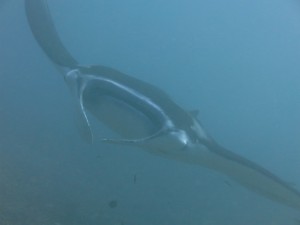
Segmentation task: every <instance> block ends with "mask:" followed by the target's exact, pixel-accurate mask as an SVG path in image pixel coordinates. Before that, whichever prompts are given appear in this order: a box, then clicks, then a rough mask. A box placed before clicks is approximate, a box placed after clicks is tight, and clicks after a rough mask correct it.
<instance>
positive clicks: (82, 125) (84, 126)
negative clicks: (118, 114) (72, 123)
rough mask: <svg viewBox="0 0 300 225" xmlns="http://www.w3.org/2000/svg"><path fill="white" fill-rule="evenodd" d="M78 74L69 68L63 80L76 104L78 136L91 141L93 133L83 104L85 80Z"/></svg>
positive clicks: (78, 72) (75, 70)
mask: <svg viewBox="0 0 300 225" xmlns="http://www.w3.org/2000/svg"><path fill="white" fill-rule="evenodd" d="M80 75H81V73H80V71H79V70H78V69H74V70H71V71H69V72H68V73H67V74H66V75H65V81H66V83H67V85H68V86H69V88H70V91H71V94H72V96H73V100H74V102H75V105H76V124H77V127H78V129H79V133H80V136H81V137H82V138H83V139H84V140H85V141H86V142H89V143H92V142H93V133H92V129H91V126H90V122H89V119H88V117H87V114H86V110H85V107H84V104H83V93H84V90H85V88H86V82H85V81H84V80H82V79H80Z"/></svg>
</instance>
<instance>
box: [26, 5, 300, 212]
mask: <svg viewBox="0 0 300 225" xmlns="http://www.w3.org/2000/svg"><path fill="white" fill-rule="evenodd" d="M25 11H26V16H27V19H28V23H29V26H30V29H31V32H32V34H33V36H34V38H35V40H36V41H37V42H38V44H39V46H40V47H41V48H42V50H43V51H44V52H45V54H46V55H47V56H48V58H49V59H50V60H51V61H52V62H53V63H54V64H55V65H56V66H58V67H60V68H62V69H63V71H64V73H63V78H64V80H65V82H66V84H67V85H68V87H69V88H70V90H71V93H72V96H73V99H74V102H75V105H76V111H77V117H78V119H77V121H78V124H79V130H80V133H81V136H82V137H83V139H84V140H87V141H89V142H92V141H93V139H95V137H94V136H93V132H92V129H91V125H90V120H89V116H88V115H89V114H88V113H87V112H89V113H90V114H92V115H94V116H95V118H96V119H97V120H99V121H100V122H101V123H103V124H105V125H106V126H108V127H109V128H110V129H111V130H113V131H114V132H116V133H117V134H118V136H119V137H118V138H109V137H103V138H101V141H102V142H105V143H111V144H118V145H121V146H124V145H129V146H136V147H139V148H141V149H144V150H145V151H147V152H150V153H153V154H156V155H159V156H162V157H165V158H170V159H174V160H178V161H182V162H185V163H188V164H194V165H199V166H202V167H206V168H209V169H212V170H214V171H217V172H219V173H221V174H223V175H226V176H227V177H229V178H231V179H232V180H234V181H236V182H238V183H239V184H241V185H242V186H244V187H246V188H248V189H249V190H252V191H254V192H256V193H258V194H261V195H262V196H264V197H266V198H269V199H271V200H274V201H276V202H278V203H282V204H284V205H287V206H290V207H293V208H295V209H298V210H299V209H300V192H299V191H298V190H296V189H295V188H294V187H292V186H290V185H289V184H288V183H287V182H285V181H283V180H282V179H280V178H279V177H277V176H276V175H274V174H273V173H271V172H270V171H268V170H267V169H265V168H263V167H262V166H260V165H258V164H256V163H254V162H252V161H250V160H248V159H246V158H244V157H242V156H239V155H238V154H236V153H234V152H232V151H229V150H227V149H226V148H224V147H222V146H221V145H219V144H218V143H217V142H216V141H215V140H214V139H213V138H212V137H211V136H210V135H209V134H208V133H207V132H206V131H205V130H204V129H203V126H202V125H201V123H200V121H199V119H198V115H197V114H198V113H197V112H196V111H187V110H185V109H183V108H182V107H181V106H179V105H178V104H177V103H175V102H174V101H173V100H172V98H171V97H170V96H169V95H168V94H166V93H165V92H164V91H163V90H161V89H160V88H158V87H156V86H154V85H152V84H149V83H147V82H144V81H142V80H139V79H137V78H135V77H133V76H129V75H127V74H125V73H122V72H120V71H118V70H116V69H113V68H110V67H106V66H102V65H90V66H82V65H80V64H79V63H78V61H77V60H76V59H75V58H74V57H73V56H72V55H71V54H70V52H69V51H68V50H67V49H66V48H65V46H64V45H63V43H62V41H61V39H60V37H59V35H58V33H57V31H56V29H55V25H54V23H53V21H52V18H51V14H50V10H49V9H48V6H47V2H46V1H45V0H25ZM99 139H100V138H99Z"/></svg>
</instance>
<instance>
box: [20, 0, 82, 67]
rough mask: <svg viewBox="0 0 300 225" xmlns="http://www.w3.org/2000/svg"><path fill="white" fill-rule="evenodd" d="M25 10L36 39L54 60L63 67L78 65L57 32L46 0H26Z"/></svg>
mask: <svg viewBox="0 0 300 225" xmlns="http://www.w3.org/2000/svg"><path fill="white" fill-rule="evenodd" d="M25 10H26V16H27V19H28V22H29V25H30V29H31V31H32V33H33V35H34V37H35V39H36V41H37V42H38V43H39V45H40V47H41V48H42V49H43V50H44V52H45V53H46V54H47V56H48V57H49V58H50V59H51V60H52V62H54V63H55V64H57V65H59V66H63V67H68V68H74V67H76V66H77V65H78V63H77V61H76V60H75V59H74V58H73V57H72V55H71V54H70V53H69V51H68V50H67V49H66V48H65V47H64V45H63V43H62V42H61V40H60V38H59V36H58V34H57V32H56V29H55V26H54V24H53V22H52V18H51V15H50V12H49V9H48V5H47V2H46V0H25Z"/></svg>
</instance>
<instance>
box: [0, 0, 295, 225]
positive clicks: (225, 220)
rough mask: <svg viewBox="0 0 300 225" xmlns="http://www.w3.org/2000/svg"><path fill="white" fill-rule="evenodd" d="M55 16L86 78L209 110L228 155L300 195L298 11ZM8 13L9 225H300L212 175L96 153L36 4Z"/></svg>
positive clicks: (5, 189) (193, 4) (104, 9)
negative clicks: (50, 50) (114, 72)
mask: <svg viewBox="0 0 300 225" xmlns="http://www.w3.org/2000/svg"><path fill="white" fill-rule="evenodd" d="M49 2H50V3H49V8H50V10H51V13H52V15H53V19H54V21H55V24H56V26H57V30H58V31H59V34H60V36H61V38H62V40H63V42H64V43H65V45H66V46H67V48H68V49H70V51H71V52H72V53H73V54H74V56H75V57H76V58H78V59H79V61H80V62H82V64H102V65H108V66H111V67H114V68H117V69H119V70H121V71H123V72H126V73H127V74H130V75H132V76H135V77H137V78H139V79H142V80H145V81H147V82H149V83H152V84H154V85H156V86H159V87H160V88H162V89H163V90H165V91H166V92H168V93H169V94H170V95H171V96H172V98H173V99H174V100H175V101H176V102H178V103H179V104H180V105H181V106H183V107H184V108H186V109H188V110H194V109H199V112H200V113H199V117H200V120H201V121H202V123H203V125H204V126H205V127H206V129H207V130H208V132H209V133H210V134H211V135H212V136H213V137H215V139H216V140H217V141H218V142H219V143H221V144H222V145H223V146H225V147H227V148H229V149H231V150H232V151H234V152H236V153H238V154H240V155H242V156H244V157H246V158H248V159H251V160H253V161H255V162H257V163H259V164H261V165H263V166H264V167H266V168H268V169H269V170H271V171H272V172H274V173H275V174H277V175H278V176H280V177H282V178H283V179H284V180H286V181H287V182H289V183H292V185H295V187H297V188H298V189H300V175H299V171H300V166H299V165H300V163H299V161H300V138H299V134H300V75H299V74H300V63H299V59H300V4H299V3H298V2H297V1H294V0H286V1H279V0H273V1H272V2H270V1H266V0H252V1H241V0H232V1H221V0H219V1H210V0H201V1H196V0H189V1H178V0H173V1H171V0H168V1H159V0H152V1H140V0H126V1H121V0H118V1H117V0H109V1H108V0H104V1H97V0H90V1H84V0H81V1H80V0H65V1H49ZM0 10H1V12H0V59H1V60H0V103H1V104H0V224H1V225H8V224H9V225H35V224H37V225H183V224H184V225H253V224H255V225H266V224H268V225H294V224H297V223H298V224H299V217H300V215H299V212H297V211H295V210H293V209H291V208H288V207H286V206H282V205H279V204H277V203H274V202H272V201H270V200H267V199H265V198H262V197H261V196H258V195H256V194H255V193H252V192H250V191H248V190H246V189H244V188H243V187H240V186H239V185H237V184H235V183H234V182H232V181H230V180H228V179H227V178H226V177H224V176H222V175H219V174H217V173H215V172H212V171H210V170H207V169H204V168H202V167H197V166H190V165H186V164H183V163H180V162H174V161H171V160H166V159H162V158H159V157H156V156H153V155H150V154H147V153H145V152H143V151H142V150H140V149H135V148H130V147H120V146H110V145H104V144H102V143H100V142H96V143H94V144H92V145H90V144H86V143H84V142H83V141H82V140H81V139H80V136H79V133H78V131H77V129H76V126H75V123H74V118H73V105H72V101H71V95H70V93H69V90H68V89H67V87H66V85H65V83H64V81H63V79H62V77H61V74H60V73H59V72H58V71H57V70H56V69H55V67H54V66H53V65H52V64H51V62H50V61H49V60H48V59H47V58H46V56H45V55H44V53H43V52H42V51H41V49H40V48H39V47H38V45H37V43H36V41H35V40H34V39H33V37H32V34H31V32H30V30H29V27H28V24H27V21H26V17H25V13H24V6H23V2H22V1H11V2H5V4H2V2H1V5H0ZM93 126H94V128H95V129H97V131H98V132H100V134H101V131H102V130H104V128H103V127H101V124H94V125H93Z"/></svg>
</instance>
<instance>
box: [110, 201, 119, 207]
mask: <svg viewBox="0 0 300 225" xmlns="http://www.w3.org/2000/svg"><path fill="white" fill-rule="evenodd" d="M108 206H109V207H110V208H112V209H114V208H116V207H118V201H116V200H112V201H110V202H109V203H108Z"/></svg>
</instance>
